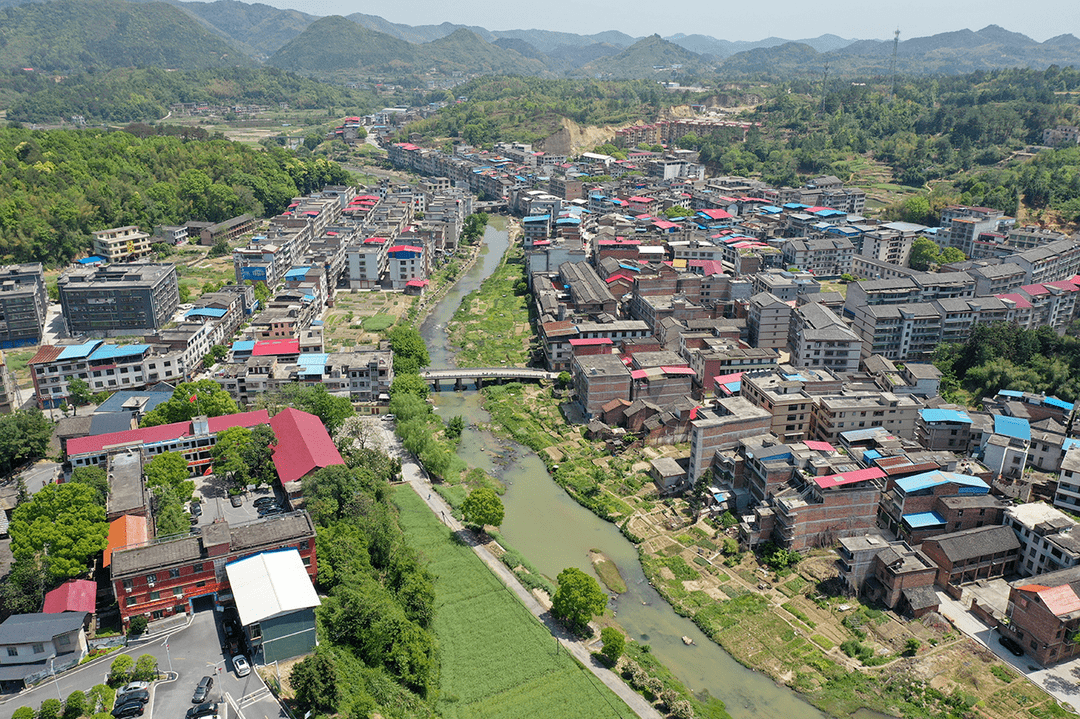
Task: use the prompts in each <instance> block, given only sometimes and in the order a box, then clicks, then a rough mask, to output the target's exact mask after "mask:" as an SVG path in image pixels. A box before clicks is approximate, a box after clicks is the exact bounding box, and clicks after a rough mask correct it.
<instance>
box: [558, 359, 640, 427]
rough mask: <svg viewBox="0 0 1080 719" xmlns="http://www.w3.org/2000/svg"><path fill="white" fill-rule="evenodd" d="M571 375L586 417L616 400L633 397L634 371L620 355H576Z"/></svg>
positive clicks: (596, 413) (572, 363)
mask: <svg viewBox="0 0 1080 719" xmlns="http://www.w3.org/2000/svg"><path fill="white" fill-rule="evenodd" d="M570 374H571V376H572V377H573V380H574V394H575V396H576V397H577V401H578V403H579V404H580V405H581V411H582V413H583V414H584V415H585V419H586V420H590V419H592V418H593V417H594V416H595V415H599V414H600V412H601V408H602V407H603V406H604V405H605V404H607V403H608V402H610V401H611V400H613V399H626V400H629V399H630V384H631V376H630V370H629V369H628V368H627V367H626V365H625V364H623V362H622V359H620V358H619V357H618V356H617V355H607V354H605V355H581V356H579V355H573V356H572V358H571V362H570Z"/></svg>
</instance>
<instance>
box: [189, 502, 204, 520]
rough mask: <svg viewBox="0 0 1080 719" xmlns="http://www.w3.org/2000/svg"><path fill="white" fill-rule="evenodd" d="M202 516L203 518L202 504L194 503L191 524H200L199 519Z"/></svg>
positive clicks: (192, 504)
mask: <svg viewBox="0 0 1080 719" xmlns="http://www.w3.org/2000/svg"><path fill="white" fill-rule="evenodd" d="M201 516H202V503H201V502H192V503H191V522H192V524H194V523H196V522H198V521H199V517H201Z"/></svg>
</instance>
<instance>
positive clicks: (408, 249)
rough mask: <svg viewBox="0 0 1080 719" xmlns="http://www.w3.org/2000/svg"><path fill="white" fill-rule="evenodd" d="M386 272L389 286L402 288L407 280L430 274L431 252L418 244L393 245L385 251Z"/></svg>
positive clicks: (423, 277) (425, 276)
mask: <svg viewBox="0 0 1080 719" xmlns="http://www.w3.org/2000/svg"><path fill="white" fill-rule="evenodd" d="M386 273H387V274H386V276H387V280H388V282H389V283H390V287H391V288H393V289H395V290H404V289H405V286H406V285H407V284H408V282H409V280H426V279H427V278H428V276H429V275H430V274H431V253H430V252H428V249H427V247H420V246H418V245H394V246H393V247H391V248H389V249H388V250H387V251H386Z"/></svg>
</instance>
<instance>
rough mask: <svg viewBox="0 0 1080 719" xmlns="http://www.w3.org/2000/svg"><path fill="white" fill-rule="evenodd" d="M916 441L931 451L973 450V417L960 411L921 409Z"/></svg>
mask: <svg viewBox="0 0 1080 719" xmlns="http://www.w3.org/2000/svg"><path fill="white" fill-rule="evenodd" d="M915 441H917V442H918V443H919V444H921V445H922V446H923V447H925V448H926V449H929V450H935V451H936V450H944V451H946V452H962V453H964V454H967V453H968V452H969V451H970V450H971V417H969V416H968V414H967V412H964V411H963V410H959V409H944V408H941V409H932V408H926V409H920V410H919V415H918V417H917V418H916V420H915Z"/></svg>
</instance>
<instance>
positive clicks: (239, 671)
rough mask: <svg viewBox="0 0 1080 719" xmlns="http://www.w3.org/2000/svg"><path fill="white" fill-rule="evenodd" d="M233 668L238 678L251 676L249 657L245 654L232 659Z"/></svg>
mask: <svg viewBox="0 0 1080 719" xmlns="http://www.w3.org/2000/svg"><path fill="white" fill-rule="evenodd" d="M232 666H233V671H235V672H236V676H238V677H246V676H247V675H248V674H251V665H250V664H248V660H247V657H245V656H244V655H243V654H237V655H236V656H235V657H233V658H232Z"/></svg>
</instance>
